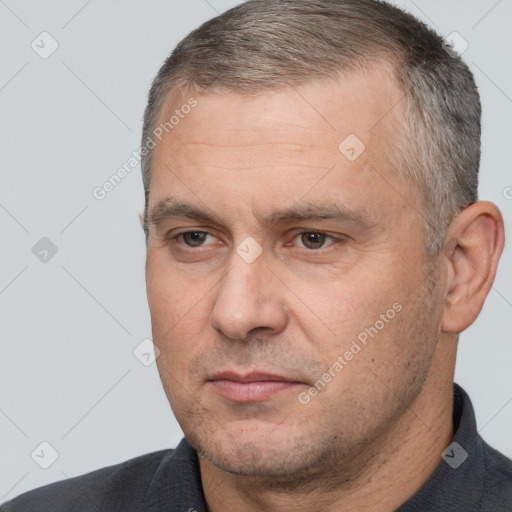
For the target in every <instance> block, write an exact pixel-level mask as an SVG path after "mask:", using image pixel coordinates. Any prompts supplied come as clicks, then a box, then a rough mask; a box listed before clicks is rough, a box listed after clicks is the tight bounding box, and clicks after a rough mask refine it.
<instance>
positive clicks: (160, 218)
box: [147, 197, 376, 230]
mask: <svg viewBox="0 0 512 512" xmlns="http://www.w3.org/2000/svg"><path fill="white" fill-rule="evenodd" d="M173 218H180V219H189V220H194V221H197V222H201V223H216V224H223V222H222V220H221V219H220V218H219V217H218V216H216V215H215V214H214V213H213V212H211V211H209V210H206V209H203V208H200V207H197V206H195V205H192V204H189V203H185V202H182V201H175V200H173V198H171V197H168V198H165V199H162V200H161V201H159V202H158V203H157V204H156V205H155V206H154V207H152V208H151V210H150V211H149V213H148V216H147V224H148V225H152V226H155V227H158V225H160V224H161V223H162V222H164V221H165V220H168V219H173ZM318 220H337V221H343V222H345V223H348V224H353V225H355V226H357V227H359V228H361V229H365V230H368V229H370V228H372V227H374V226H375V225H376V223H375V222H374V221H373V220H372V218H371V217H370V215H369V214H368V213H367V212H366V211H364V210H353V209H351V208H348V207H347V206H345V205H342V204H337V203H318V202H309V201H308V202H307V201H302V202H300V203H298V204H296V205H294V206H292V207H290V208H285V209H276V210H273V211H272V212H270V214H268V215H266V216H264V217H262V220H261V224H262V225H266V226H269V227H270V226H277V225H280V224H291V223H293V222H304V221H318Z"/></svg>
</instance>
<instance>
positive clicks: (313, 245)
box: [302, 233, 324, 249]
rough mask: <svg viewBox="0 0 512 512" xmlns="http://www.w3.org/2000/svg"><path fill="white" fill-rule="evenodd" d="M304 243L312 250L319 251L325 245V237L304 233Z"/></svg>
mask: <svg viewBox="0 0 512 512" xmlns="http://www.w3.org/2000/svg"><path fill="white" fill-rule="evenodd" d="M302 242H303V244H304V245H305V246H306V247H309V248H310V249H318V248H319V247H321V246H322V245H323V243H324V235H322V234H321V233H304V234H303V235H302Z"/></svg>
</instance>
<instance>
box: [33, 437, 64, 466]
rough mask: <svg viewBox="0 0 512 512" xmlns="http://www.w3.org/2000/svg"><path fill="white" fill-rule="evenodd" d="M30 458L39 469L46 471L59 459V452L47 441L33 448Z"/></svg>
mask: <svg viewBox="0 0 512 512" xmlns="http://www.w3.org/2000/svg"><path fill="white" fill-rule="evenodd" d="M30 456H31V457H32V460H33V461H34V462H35V463H36V464H37V465H38V466H39V467H40V468H42V469H48V468H49V467H50V466H51V465H52V464H53V463H54V462H55V461H56V460H57V459H58V458H59V452H57V450H56V449H55V448H54V447H53V446H52V445H51V444H50V443H49V442H48V441H43V442H42V443H39V444H38V445H37V446H36V448H34V450H33V451H32V453H31V454H30Z"/></svg>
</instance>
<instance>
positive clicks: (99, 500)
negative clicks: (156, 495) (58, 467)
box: [0, 450, 174, 512]
mask: <svg viewBox="0 0 512 512" xmlns="http://www.w3.org/2000/svg"><path fill="white" fill-rule="evenodd" d="M173 452H174V450H161V451H158V452H153V453H149V454H145V455H141V456H139V457H136V458H134V459H130V460H127V461H125V462H122V463H121V464H116V465H114V466H109V467H105V468H101V469H98V470H96V471H92V472H91V473H87V474H85V475H81V476H78V477H74V478H69V479H67V480H62V481H59V482H55V483H52V484H49V485H45V486H44V487H40V488H38V489H34V490H32V491H29V492H27V493H25V494H22V495H21V496H18V497H17V498H14V499H13V500H12V501H9V502H7V503H4V504H3V505H2V506H0V512H18V511H19V512H21V511H23V512H32V511H34V512H35V511H38V512H39V511H42V510H44V511H45V512H59V511H70V510H80V511H81V512H89V511H90V512H98V510H109V512H110V511H111V512H114V511H118V510H119V511H123V512H125V511H128V510H141V509H143V507H144V505H145V501H146V499H147V491H148V489H149V487H150V484H151V480H152V478H153V475H154V474H155V472H156V471H157V469H158V468H159V466H160V465H161V464H162V462H163V461H164V459H168V458H169V457H172V454H173Z"/></svg>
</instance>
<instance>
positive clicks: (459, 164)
mask: <svg viewBox="0 0 512 512" xmlns="http://www.w3.org/2000/svg"><path fill="white" fill-rule="evenodd" d="M479 148H480V102H479V97H478V93H477V91H476V87H475V84H474V81H473V77H472V75H471V73H470V71H469V70H468V68H467V66H466V65H465V64H464V63H463V62H462V61H461V60H460V58H459V57H458V56H457V55H456V54H454V52H453V51H452V50H450V49H448V48H446V47H445V46H444V45H443V41H442V39H441V38H440V37H439V36H438V35H436V34H434V33H433V32H432V31H431V30H430V29H428V28H427V27H425V26H424V25H423V24H421V23H420V22H418V21H417V20H416V19H414V18H413V17H411V16H410V15H408V14H405V13H404V12H402V11H401V10H399V9H398V8H396V7H393V6H391V5H389V4H387V3H382V2H375V1H374V0H289V1H276V0H252V1H249V2H247V3H245V4H243V5H241V6H239V7H236V8H234V9H232V10H230V11H228V12H227V13H225V14H223V15H221V16H219V17H217V18H215V19H213V20H211V21H210V22H208V23H206V24H204V25H203V26H202V27H200V28H199V29H198V30H196V31H195V32H193V33H191V34H190V35H189V36H188V37H187V38H185V39H184V40H183V41H182V42H181V43H180V44H179V45H178V47H177V48H176V50H175V51H174V52H173V53H172V54H171V56H170V57H169V59H168V60H167V61H166V62H165V64H164V65H163V66H162V68H161V69H160V71H159V73H158V75H157V77H156V79H155V81H154V83H153V86H152V88H151V91H150V95H149V101H148V106H147V108H146V112H145V119H144V132H143V139H142V151H141V153H142V155H143V157H144V159H143V180H144V187H145V193H146V208H145V213H144V217H143V225H144V229H145V232H146V237H147V266H146V280H147V290H148V300H149V305H150V310H151V316H152V325H153V338H154V343H155V345H156V346H157V347H158V349H159V350H160V356H159V358H158V359H157V363H158V369H159V372H160V376H161V379H162V383H163V385H164V388H165V391H166V394H167V397H168V399H169V402H170V405H171V407H172V410H173V412H174V414H175V415H176V418H177V419H178V421H179V423H180V425H181V427H182V429H183V432H184V433H185V438H186V439H185V440H183V441H182V442H181V443H180V445H179V446H178V447H177V449H176V450H165V451H161V452H157V453H153V454H148V455H145V456H142V457H138V458H136V459H133V460H130V461H127V462H125V463H123V464H120V465H117V466H113V467H110V468H104V469H101V470H98V471H95V472H93V473H90V474H88V475H85V476H82V477H78V478H74V479H71V480H68V481H64V482H60V483H56V484H52V485H50V486H46V487H44V488H41V489H39V490H35V491H31V492H29V493H27V494H25V495H23V496H21V497H19V498H17V499H15V500H13V501H12V502H10V503H7V504H5V505H4V507H3V509H2V510H5V511H6V512H7V511H18V510H19V511H22V510H23V511H30V510H45V511H51V510H81V511H84V510H87V511H89V510H90V511H98V510H101V511H114V510H119V511H121V510H122V511H130V510H134V511H135V510H137V511H142V510H152V511H163V510H169V511H185V510H188V511H197V512H200V511H206V510H209V511H210V512H219V511H231V510H243V511H248V512H252V511H262V510H264V511H277V510H279V511H281V512H283V511H292V510H293V511H298V510H304V511H354V510H371V511H393V510H401V511H417V510H443V511H459V510H460V511H462V510H463V511H469V510H475V511H476V510H481V511H484V510H485V511H490V510H493V511H505V510H511V509H512V462H511V461H509V460H508V459H506V458H505V457H504V456H503V455H501V454H499V453H498V452H496V451H495V450H493V449H492V448H491V447H489V446H488V445H487V444H486V443H485V442H484V441H483V440H482V439H481V438H480V436H479V435H478V433H477V431H476V425H475V418H474V413H473V409H472V406H471V403H470V401H469V398H468V396H467V395H466V394H465V392H464V391H463V390H462V389H461V388H460V387H458V386H456V385H455V386H454V384H453V374H454V365H455V356H456V348H457V340H458V335H459V333H460V332H462V331H463V330H464V329H466V328H467V327H468V326H469V325H471V323H472V322H473V321H474V320H475V318H476V317H477V316H478V314H479V312H480V310H481V308H482V305H483V302H484V300H485V297H486V295H487V293H488V291H489V289H490V287H491V284H492V282H493V279H494V276H495V272H496V267H497V264H498V260H499V257H500V254H501V251H502V248H503V243H504V235H503V221H502V217H501V214H500V213H499V211H498V209H497V207H496V206H495V205H493V204H492V203H489V202H484V201H478V200H477V181H478V180H477V176H478V165H479V156H480V149H479Z"/></svg>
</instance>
